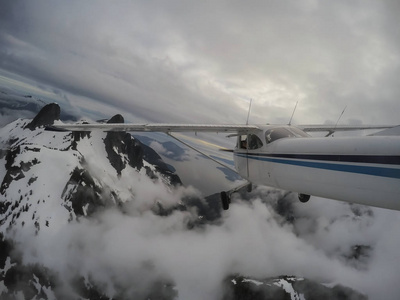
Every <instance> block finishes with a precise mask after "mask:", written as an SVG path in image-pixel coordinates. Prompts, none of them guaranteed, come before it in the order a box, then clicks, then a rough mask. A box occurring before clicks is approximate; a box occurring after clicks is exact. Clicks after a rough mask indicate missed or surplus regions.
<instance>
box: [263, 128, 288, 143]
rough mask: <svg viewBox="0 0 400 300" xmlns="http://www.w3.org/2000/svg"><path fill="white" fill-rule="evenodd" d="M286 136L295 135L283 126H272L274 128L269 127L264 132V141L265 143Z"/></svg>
mask: <svg viewBox="0 0 400 300" xmlns="http://www.w3.org/2000/svg"><path fill="white" fill-rule="evenodd" d="M287 137H296V136H295V135H294V134H293V133H292V132H290V131H289V130H287V129H285V128H274V129H269V130H267V131H266V132H265V141H266V142H267V144H269V143H272V142H273V141H276V140H279V139H283V138H287Z"/></svg>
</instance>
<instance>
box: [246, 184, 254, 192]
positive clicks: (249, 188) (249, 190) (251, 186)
mask: <svg viewBox="0 0 400 300" xmlns="http://www.w3.org/2000/svg"><path fill="white" fill-rule="evenodd" d="M252 190H253V185H252V184H251V183H249V184H248V186H247V192H248V193H251V191H252Z"/></svg>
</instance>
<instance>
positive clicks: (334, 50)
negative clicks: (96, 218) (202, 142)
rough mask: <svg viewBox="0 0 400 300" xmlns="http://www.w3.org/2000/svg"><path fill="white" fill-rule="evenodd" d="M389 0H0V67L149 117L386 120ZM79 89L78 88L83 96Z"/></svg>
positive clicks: (395, 58) (394, 56) (390, 103)
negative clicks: (186, 0)
mask: <svg viewBox="0 0 400 300" xmlns="http://www.w3.org/2000/svg"><path fill="white" fill-rule="evenodd" d="M397 10H398V5H397V4H396V3H394V2H393V1H389V0H387V1H381V2H379V3H376V2H374V1H366V2H363V4H362V5H361V4H354V3H351V4H350V3H348V2H347V1H335V2H334V3H330V2H326V3H325V2H324V3H320V2H315V1H307V2H302V3H297V2H295V1H293V2H291V3H289V4H287V5H286V4H285V5H282V4H280V3H276V2H270V1H266V2H265V1H252V3H251V4H249V3H241V2H240V1H233V2H230V3H229V5H227V4H225V3H224V2H220V1H217V2H213V3H196V4H182V3H180V2H175V1H173V2H169V3H168V5H167V4H165V3H163V2H162V1H161V2H152V3H147V2H145V1H143V2H135V3H127V2H120V3H118V5H109V3H108V2H102V1H100V2H98V3H96V5H93V4H89V3H86V4H82V3H80V2H75V1H69V2H68V3H65V2H61V1H56V2H54V3H53V4H52V5H51V6H49V5H47V3H46V2H41V1H39V2H37V3H35V4H32V3H27V2H18V1H13V2H12V3H7V4H5V3H3V4H2V21H1V25H2V27H1V28H2V30H1V31H0V45H1V46H2V47H1V49H2V50H1V51H0V67H1V68H2V69H6V70H9V71H12V72H14V73H18V74H20V75H22V76H26V77H29V78H31V79H34V80H37V81H38V82H40V83H42V84H46V85H49V86H52V87H54V88H55V89H60V90H63V91H65V92H67V93H69V94H70V96H71V97H70V98H71V101H72V102H74V103H75V104H79V102H80V101H82V97H83V98H87V99H91V100H92V105H93V106H94V107H95V103H96V101H97V102H101V103H103V104H108V105H111V106H113V107H118V108H119V109H120V110H124V111H128V112H131V113H132V114H134V115H136V117H137V118H138V119H140V118H142V119H144V120H148V121H152V122H157V121H158V122H166V121H169V122H193V121H195V122H199V123H201V122H214V123H216V122H221V123H224V122H225V123H238V122H244V119H245V116H246V110H247V106H248V105H247V101H248V99H250V98H253V99H255V101H254V111H253V113H252V120H253V121H254V122H262V123H265V122H270V123H276V122H283V121H285V123H286V122H287V120H288V119H289V118H290V114H291V110H292V108H293V106H294V103H295V102H296V101H297V100H300V104H299V109H298V112H297V113H296V115H295V120H294V121H296V122H298V123H312V122H319V123H322V122H324V121H325V120H329V119H330V120H336V119H337V117H338V115H339V114H340V112H341V111H342V109H343V107H344V106H345V105H348V110H347V111H346V115H345V116H344V118H343V119H342V122H343V123H345V122H347V119H357V120H361V121H363V122H364V123H382V122H384V120H385V121H387V122H393V123H395V122H396V121H397V115H396V114H395V112H396V111H397V110H398V108H399V107H398V103H397V100H396V99H397V97H398V95H399V92H400V91H399V88H398V85H397V84H396V81H395V80H394V78H397V77H398V69H399V68H398V66H399V63H400V59H399V55H398V51H397V48H398V47H397V45H398V44H399V41H400V38H399V35H398V34H397V32H396V31H395V30H393V28H397V27H398V18H397V17H396V16H397V14H396V13H394V12H396V11H397ZM86 101H88V100H86Z"/></svg>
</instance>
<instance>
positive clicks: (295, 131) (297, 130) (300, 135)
mask: <svg viewBox="0 0 400 300" xmlns="http://www.w3.org/2000/svg"><path fill="white" fill-rule="evenodd" d="M290 131H291V132H293V133H294V134H296V135H297V136H299V137H309V136H310V135H308V134H307V133H305V132H304V131H303V130H301V129H299V128H296V127H290Z"/></svg>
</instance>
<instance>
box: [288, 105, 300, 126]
mask: <svg viewBox="0 0 400 300" xmlns="http://www.w3.org/2000/svg"><path fill="white" fill-rule="evenodd" d="M298 103H299V101H298V100H297V102H296V105H295V106H294V109H293V113H292V116H291V117H290V120H289V124H288V125H289V126H290V125H291V124H292V119H293V116H294V113H295V112H296V108H297V104H298Z"/></svg>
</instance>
